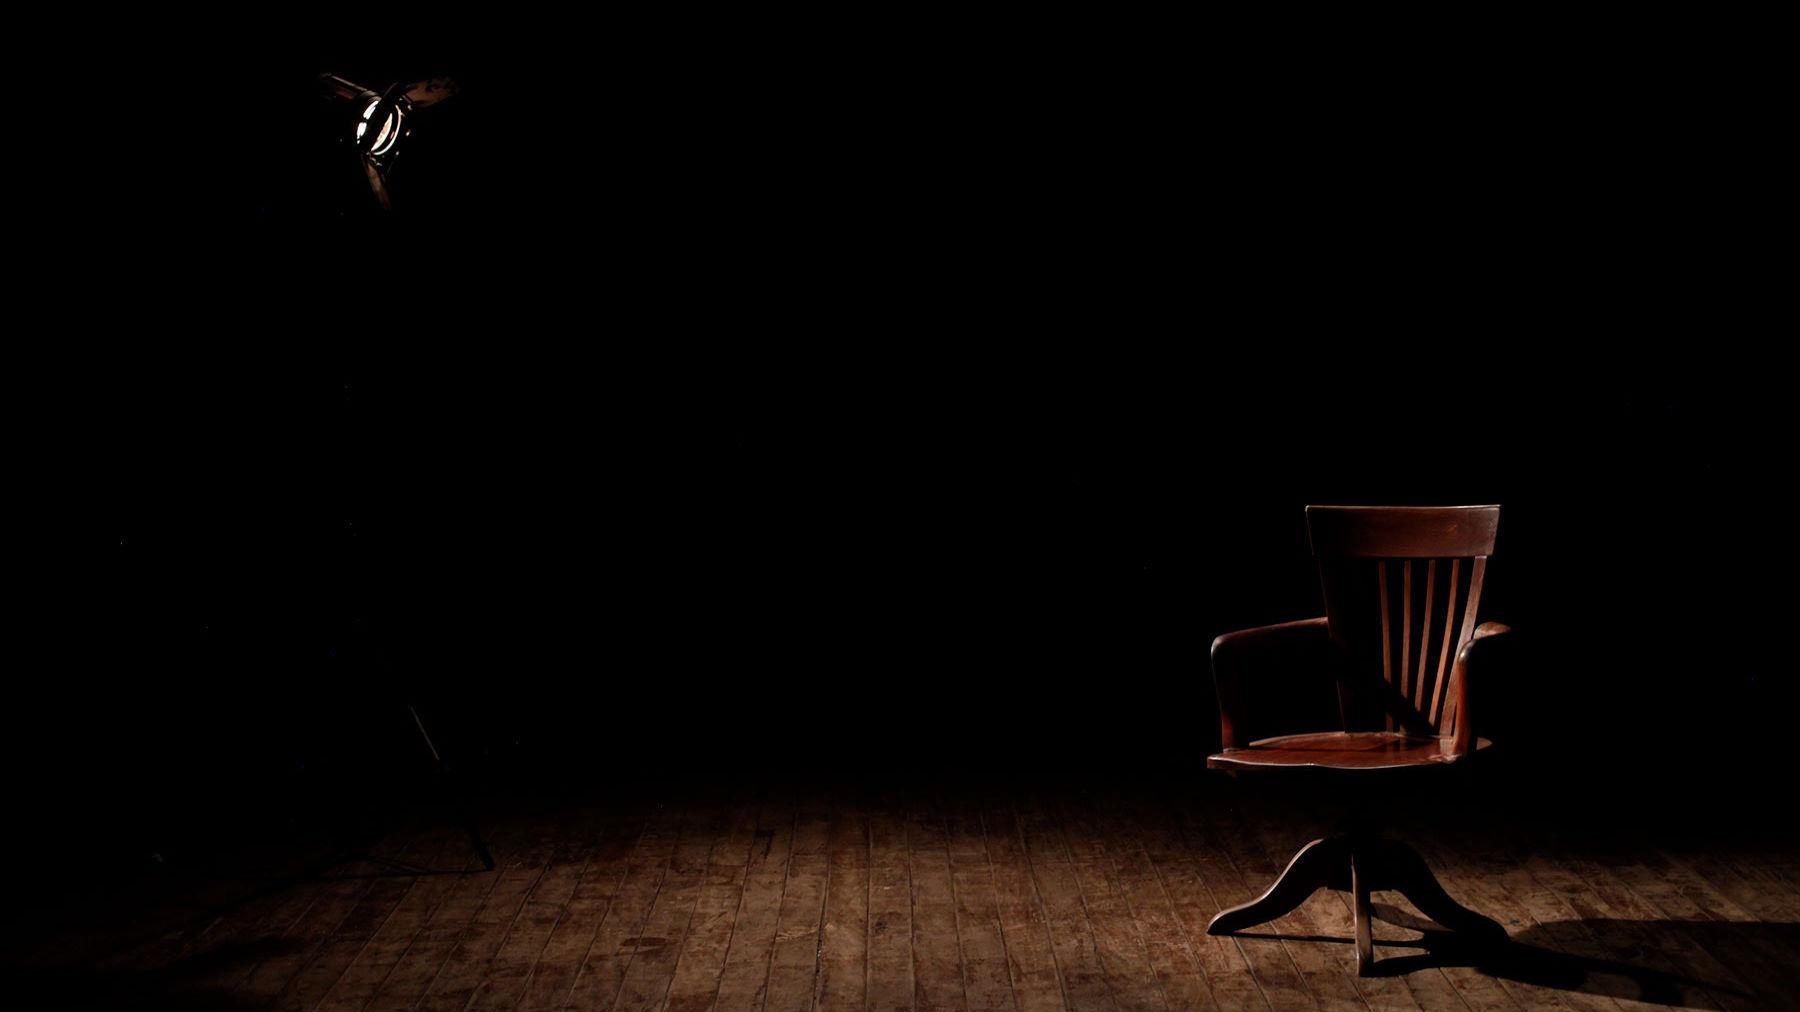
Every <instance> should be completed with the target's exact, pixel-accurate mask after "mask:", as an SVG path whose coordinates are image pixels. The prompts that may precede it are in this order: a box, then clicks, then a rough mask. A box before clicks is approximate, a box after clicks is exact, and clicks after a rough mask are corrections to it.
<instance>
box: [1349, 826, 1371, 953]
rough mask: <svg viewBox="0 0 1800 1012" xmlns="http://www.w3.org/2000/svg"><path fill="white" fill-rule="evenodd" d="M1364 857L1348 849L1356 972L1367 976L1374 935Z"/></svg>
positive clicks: (1367, 874) (1354, 849)
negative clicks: (1354, 922) (1354, 927)
mask: <svg viewBox="0 0 1800 1012" xmlns="http://www.w3.org/2000/svg"><path fill="white" fill-rule="evenodd" d="M1364 863H1365V859H1364V858H1363V857H1362V855H1360V854H1358V853H1357V850H1356V848H1354V847H1352V848H1351V850H1350V895H1351V900H1352V902H1351V911H1352V913H1353V914H1354V915H1355V921H1356V974H1357V976H1359V977H1367V976H1368V975H1369V970H1370V968H1371V967H1373V966H1374V965H1375V937H1374V924H1373V923H1372V921H1373V915H1372V911H1371V909H1370V906H1369V872H1368V869H1366V868H1364V867H1363V865H1364Z"/></svg>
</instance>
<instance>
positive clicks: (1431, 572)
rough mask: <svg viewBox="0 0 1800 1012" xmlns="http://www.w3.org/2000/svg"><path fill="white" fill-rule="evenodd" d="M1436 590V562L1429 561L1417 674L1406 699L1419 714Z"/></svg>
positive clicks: (1423, 693) (1428, 658)
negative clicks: (1433, 595)
mask: <svg viewBox="0 0 1800 1012" xmlns="http://www.w3.org/2000/svg"><path fill="white" fill-rule="evenodd" d="M1436 589H1437V560H1436V559H1430V560H1427V561H1426V563H1425V609H1424V610H1423V611H1421V612H1420V613H1419V673H1418V674H1417V675H1415V676H1414V677H1413V691H1412V695H1411V696H1410V697H1408V698H1410V699H1411V700H1412V705H1413V709H1415V710H1418V711H1420V712H1424V709H1425V675H1426V672H1427V671H1428V670H1429V669H1428V668H1427V665H1428V664H1429V663H1430V661H1431V600H1432V593H1433V592H1434V591H1435V590H1436Z"/></svg>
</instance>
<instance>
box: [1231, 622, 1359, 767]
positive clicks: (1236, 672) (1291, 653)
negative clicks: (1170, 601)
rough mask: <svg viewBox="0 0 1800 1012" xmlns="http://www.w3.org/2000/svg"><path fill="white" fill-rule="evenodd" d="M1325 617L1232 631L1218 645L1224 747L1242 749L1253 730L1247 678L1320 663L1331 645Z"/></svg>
mask: <svg viewBox="0 0 1800 1012" xmlns="http://www.w3.org/2000/svg"><path fill="white" fill-rule="evenodd" d="M1330 642H1331V639H1330V633H1329V632H1328V631H1327V629H1326V625H1325V618H1324V616H1320V617H1318V618H1308V619H1302V620H1300V621H1298V622H1283V623H1281V624H1280V625H1265V626H1258V627H1256V628H1254V629H1241V630H1239V631H1237V632H1228V633H1226V634H1224V635H1223V636H1220V637H1219V638H1217V639H1215V640H1213V643H1212V671H1213V686H1214V687H1215V688H1216V689H1217V690H1218V693H1219V743H1220V745H1221V746H1222V747H1224V748H1239V747H1242V746H1243V745H1245V744H1248V742H1247V741H1243V740H1239V732H1240V731H1242V730H1244V729H1245V728H1247V727H1248V726H1249V714H1248V713H1247V712H1246V708H1245V705H1244V694H1243V685H1244V680H1245V677H1246V676H1247V675H1249V674H1250V673H1251V672H1254V671H1260V670H1290V671H1291V670H1293V669H1295V668H1297V667H1306V666H1310V665H1314V664H1317V663H1318V662H1319V658H1320V657H1322V656H1324V654H1323V651H1324V650H1325V648H1326V647H1327V646H1328V645H1329V644H1330Z"/></svg>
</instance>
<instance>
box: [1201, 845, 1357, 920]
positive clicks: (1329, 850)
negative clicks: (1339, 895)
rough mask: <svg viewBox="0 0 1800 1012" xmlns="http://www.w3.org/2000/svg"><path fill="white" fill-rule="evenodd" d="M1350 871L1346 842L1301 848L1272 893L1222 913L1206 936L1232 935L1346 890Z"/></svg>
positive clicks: (1277, 881) (1218, 914) (1271, 889)
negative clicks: (1326, 892) (1321, 894)
mask: <svg viewBox="0 0 1800 1012" xmlns="http://www.w3.org/2000/svg"><path fill="white" fill-rule="evenodd" d="M1349 871H1350V848H1349V844H1348V841H1347V840H1346V839H1345V838H1343V837H1336V836H1334V837H1327V838H1325V839H1322V840H1314V841H1313V842H1311V843H1309V844H1307V845H1306V846H1304V847H1301V848H1300V852H1299V853H1298V854H1295V855H1294V859H1293V860H1292V861H1289V862H1288V866H1287V870H1286V871H1283V872H1282V873H1281V877H1280V878H1278V879H1276V880H1275V884H1274V885H1272V886H1270V887H1269V891H1268V892H1265V893H1263V894H1262V895H1261V896H1258V897H1257V898H1256V899H1253V900H1251V901H1250V902H1248V903H1242V904H1239V905H1237V906H1235V907H1231V908H1230V909H1228V910H1221V911H1219V912H1218V913H1217V914H1216V915H1214V916H1213V919H1212V922H1211V923H1210V924H1208V925H1207V926H1206V933H1207V934H1209V935H1229V934H1231V933H1232V932H1234V931H1242V930H1243V929H1245V928H1248V927H1252V926H1254V925H1257V924H1262V923H1265V922H1267V921H1272V920H1274V919H1275V918H1277V917H1280V916H1282V915H1283V914H1286V913H1290V912H1292V911H1293V910H1294V909H1295V908H1297V907H1299V906H1300V904H1302V903H1305V902H1306V898H1307V897H1308V896H1311V895H1312V894H1313V893H1314V892H1316V891H1318V890H1319V889H1342V888H1344V886H1345V884H1346V876H1347V875H1348V874H1349Z"/></svg>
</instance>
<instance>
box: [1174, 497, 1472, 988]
mask: <svg viewBox="0 0 1800 1012" xmlns="http://www.w3.org/2000/svg"><path fill="white" fill-rule="evenodd" d="M1306 520H1307V528H1308V531H1309V532H1310V534H1311V538H1312V547H1313V554H1314V555H1315V556H1316V557H1317V559H1318V564H1319V577H1320V582H1321V584H1322V585H1323V589H1324V592H1325V615H1324V616H1323V617H1321V618H1314V619H1306V620H1304V621H1300V622H1288V623H1284V624H1282V625H1273V626H1264V627H1262V628H1258V629H1245V630H1243V631H1241V632H1233V633H1227V634H1225V635H1223V636H1220V637H1219V638H1218V639H1216V640H1214V641H1213V645H1212V668H1213V680H1214V682H1215V683H1216V684H1217V686H1218V693H1219V727H1220V735H1221V743H1222V746H1223V751H1221V752H1219V753H1218V754H1216V755H1213V756H1211V757H1209V758H1208V759H1207V761H1206V764H1207V766H1208V767H1211V768H1213V769H1224V770H1232V771H1258V772H1264V771H1280V770H1290V771H1291V770H1296V769H1308V770H1320V771H1325V772H1324V774H1322V775H1330V776H1336V777H1341V778H1344V781H1345V783H1346V785H1348V784H1350V783H1352V782H1354V783H1356V784H1358V785H1360V786H1369V785H1370V782H1372V781H1376V780H1380V781H1382V782H1385V781H1386V780H1387V779H1388V778H1390V777H1391V776H1393V775H1394V774H1396V773H1397V771H1399V770H1403V769H1409V768H1412V769H1417V768H1422V767H1431V766H1444V765H1447V764H1455V763H1459V762H1462V761H1464V760H1466V759H1467V758H1468V757H1469V756H1471V755H1472V754H1474V753H1475V752H1476V751H1478V750H1480V749H1482V748H1485V747H1486V746H1487V745H1488V742H1487V741H1485V740H1483V739H1478V738H1476V737H1475V735H1474V732H1473V730H1472V727H1471V724H1470V722H1469V718H1470V714H1471V708H1470V701H1471V697H1472V696H1476V697H1478V695H1479V693H1480V691H1481V690H1482V689H1483V688H1484V683H1483V682H1482V672H1483V670H1484V666H1483V665H1484V662H1483V657H1484V656H1485V655H1486V652H1487V647H1486V646H1484V644H1486V643H1487V642H1488V641H1490V640H1491V639H1492V638H1493V637H1495V636H1497V635H1499V634H1501V633H1505V632H1507V631H1508V630H1507V628H1506V627H1505V626H1503V625H1500V624H1498V623H1494V622H1489V623H1485V624H1482V625H1479V626H1478V625H1476V623H1475V610H1476V607H1477V605H1478V604H1479V603H1480V601H1481V585H1482V580H1483V578H1484V577H1485V575H1486V573H1487V560H1488V556H1489V555H1491V554H1492V553H1493V549H1494V532H1495V530H1496V528H1497V527H1498V526H1499V522H1500V507H1498V506H1449V507H1410V506H1386V507H1383V506H1309V507H1307V510H1306ZM1321 669H1323V670H1321ZM1306 675H1313V676H1329V678H1330V680H1331V681H1334V682H1335V683H1336V689H1337V703H1338V711H1339V717H1340V720H1341V729H1340V730H1336V731H1325V732H1318V733H1310V734H1293V735H1285V736H1282V737H1276V738H1264V739H1260V740H1256V741H1247V740H1245V738H1244V736H1245V735H1246V734H1247V733H1248V732H1247V730H1246V729H1247V728H1248V727H1249V720H1250V714H1249V713H1248V712H1247V711H1246V706H1245V699H1246V687H1247V686H1248V685H1249V684H1250V682H1251V680H1252V679H1256V680H1259V681H1260V680H1263V679H1281V678H1289V679H1292V678H1295V677H1296V676H1300V677H1304V676H1306ZM1472 686H1473V687H1474V691H1473V692H1471V687H1472ZM1353 826H1354V827H1355V828H1352V829H1351V830H1350V831H1348V832H1347V833H1345V834H1344V835H1341V836H1333V837H1327V838H1325V839H1320V840H1314V841H1313V842H1311V843H1309V844H1307V845H1306V846H1305V847H1302V848H1301V849H1300V852H1299V853H1298V854H1295V855H1294V859H1293V860H1292V861H1291V862H1289V864H1288V866H1287V870H1286V871H1284V872H1282V873H1281V877H1280V879H1278V880H1277V881H1276V882H1275V884H1274V885H1273V886H1271V887H1270V888H1269V891H1268V892H1266V893H1264V894H1263V895H1262V896H1260V897H1258V898H1256V899H1254V900H1252V901H1250V902H1249V903H1245V904H1242V905H1241V906H1236V907H1232V908H1231V909H1229V910H1224V911H1221V912H1220V913H1219V914H1218V915H1217V916H1215V917H1214V918H1213V919H1212V923H1211V924H1209V925H1208V926H1207V931H1208V932H1209V933H1211V934H1215V935H1222V934H1230V933H1231V932H1234V931H1239V930H1242V929H1244V928H1248V927H1250V926H1252V925H1256V924H1262V923H1264V922H1266V921H1270V920H1273V919H1275V918H1277V917H1280V916H1282V915H1283V914H1286V913H1288V912H1289V911H1291V910H1293V909H1295V908H1296V907H1298V906H1299V905H1300V904H1301V903H1303V902H1304V901H1305V900H1306V898H1307V897H1308V896H1311V895H1312V894H1313V892H1314V891H1315V890H1317V889H1319V888H1321V887H1325V888H1332V889H1347V890H1349V891H1350V892H1351V893H1352V894H1353V897H1354V901H1353V904H1352V906H1353V910H1354V914H1355V922H1356V962H1357V968H1358V970H1359V971H1360V972H1363V973H1367V972H1369V968H1370V967H1371V965H1372V964H1373V962H1374V948H1373V940H1372V936H1371V932H1370V905H1369V893H1370V892H1371V891H1376V890H1389V889H1391V890H1395V891H1397V892H1399V893H1400V894H1401V895H1403V896H1405V897H1406V898H1407V899H1409V900H1411V901H1412V903H1413V905H1414V906H1416V907H1418V908H1419V910H1420V912H1422V913H1424V914H1425V915H1426V916H1427V917H1430V918H1431V919H1432V920H1434V921H1437V922H1438V923H1439V924H1442V925H1443V926H1444V927H1447V928H1451V929H1454V930H1459V931H1467V932H1474V933H1479V934H1482V935H1487V936H1493V935H1494V934H1495V933H1499V935H1500V936H1501V937H1503V936H1504V930H1503V929H1501V928H1500V926H1499V925H1498V924H1496V923H1495V922H1493V921H1491V920H1489V919H1487V918H1486V917H1483V916H1482V915H1480V914H1477V913H1475V912H1474V911H1471V910H1469V909H1467V908H1465V907H1463V906H1461V905H1460V904H1458V903H1457V902H1456V901H1455V900H1453V899H1451V898H1450V896H1449V894H1448V893H1446V892H1445V891H1444V889H1443V887H1442V886H1440V885H1439V884H1438V881H1437V879H1436V877H1435V876H1433V875H1432V873H1431V870H1430V869H1429V868H1427V867H1426V865H1425V861H1424V859H1423V858H1421V857H1420V856H1419V854H1418V852H1417V851H1415V850H1414V849H1412V848H1411V847H1409V846H1407V845H1406V844H1403V843H1399V842H1397V841H1393V840H1386V839H1381V838H1378V837H1376V836H1375V835H1374V834H1373V833H1372V832H1371V831H1370V830H1368V829H1367V828H1366V826H1365V825H1363V824H1361V823H1353Z"/></svg>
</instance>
